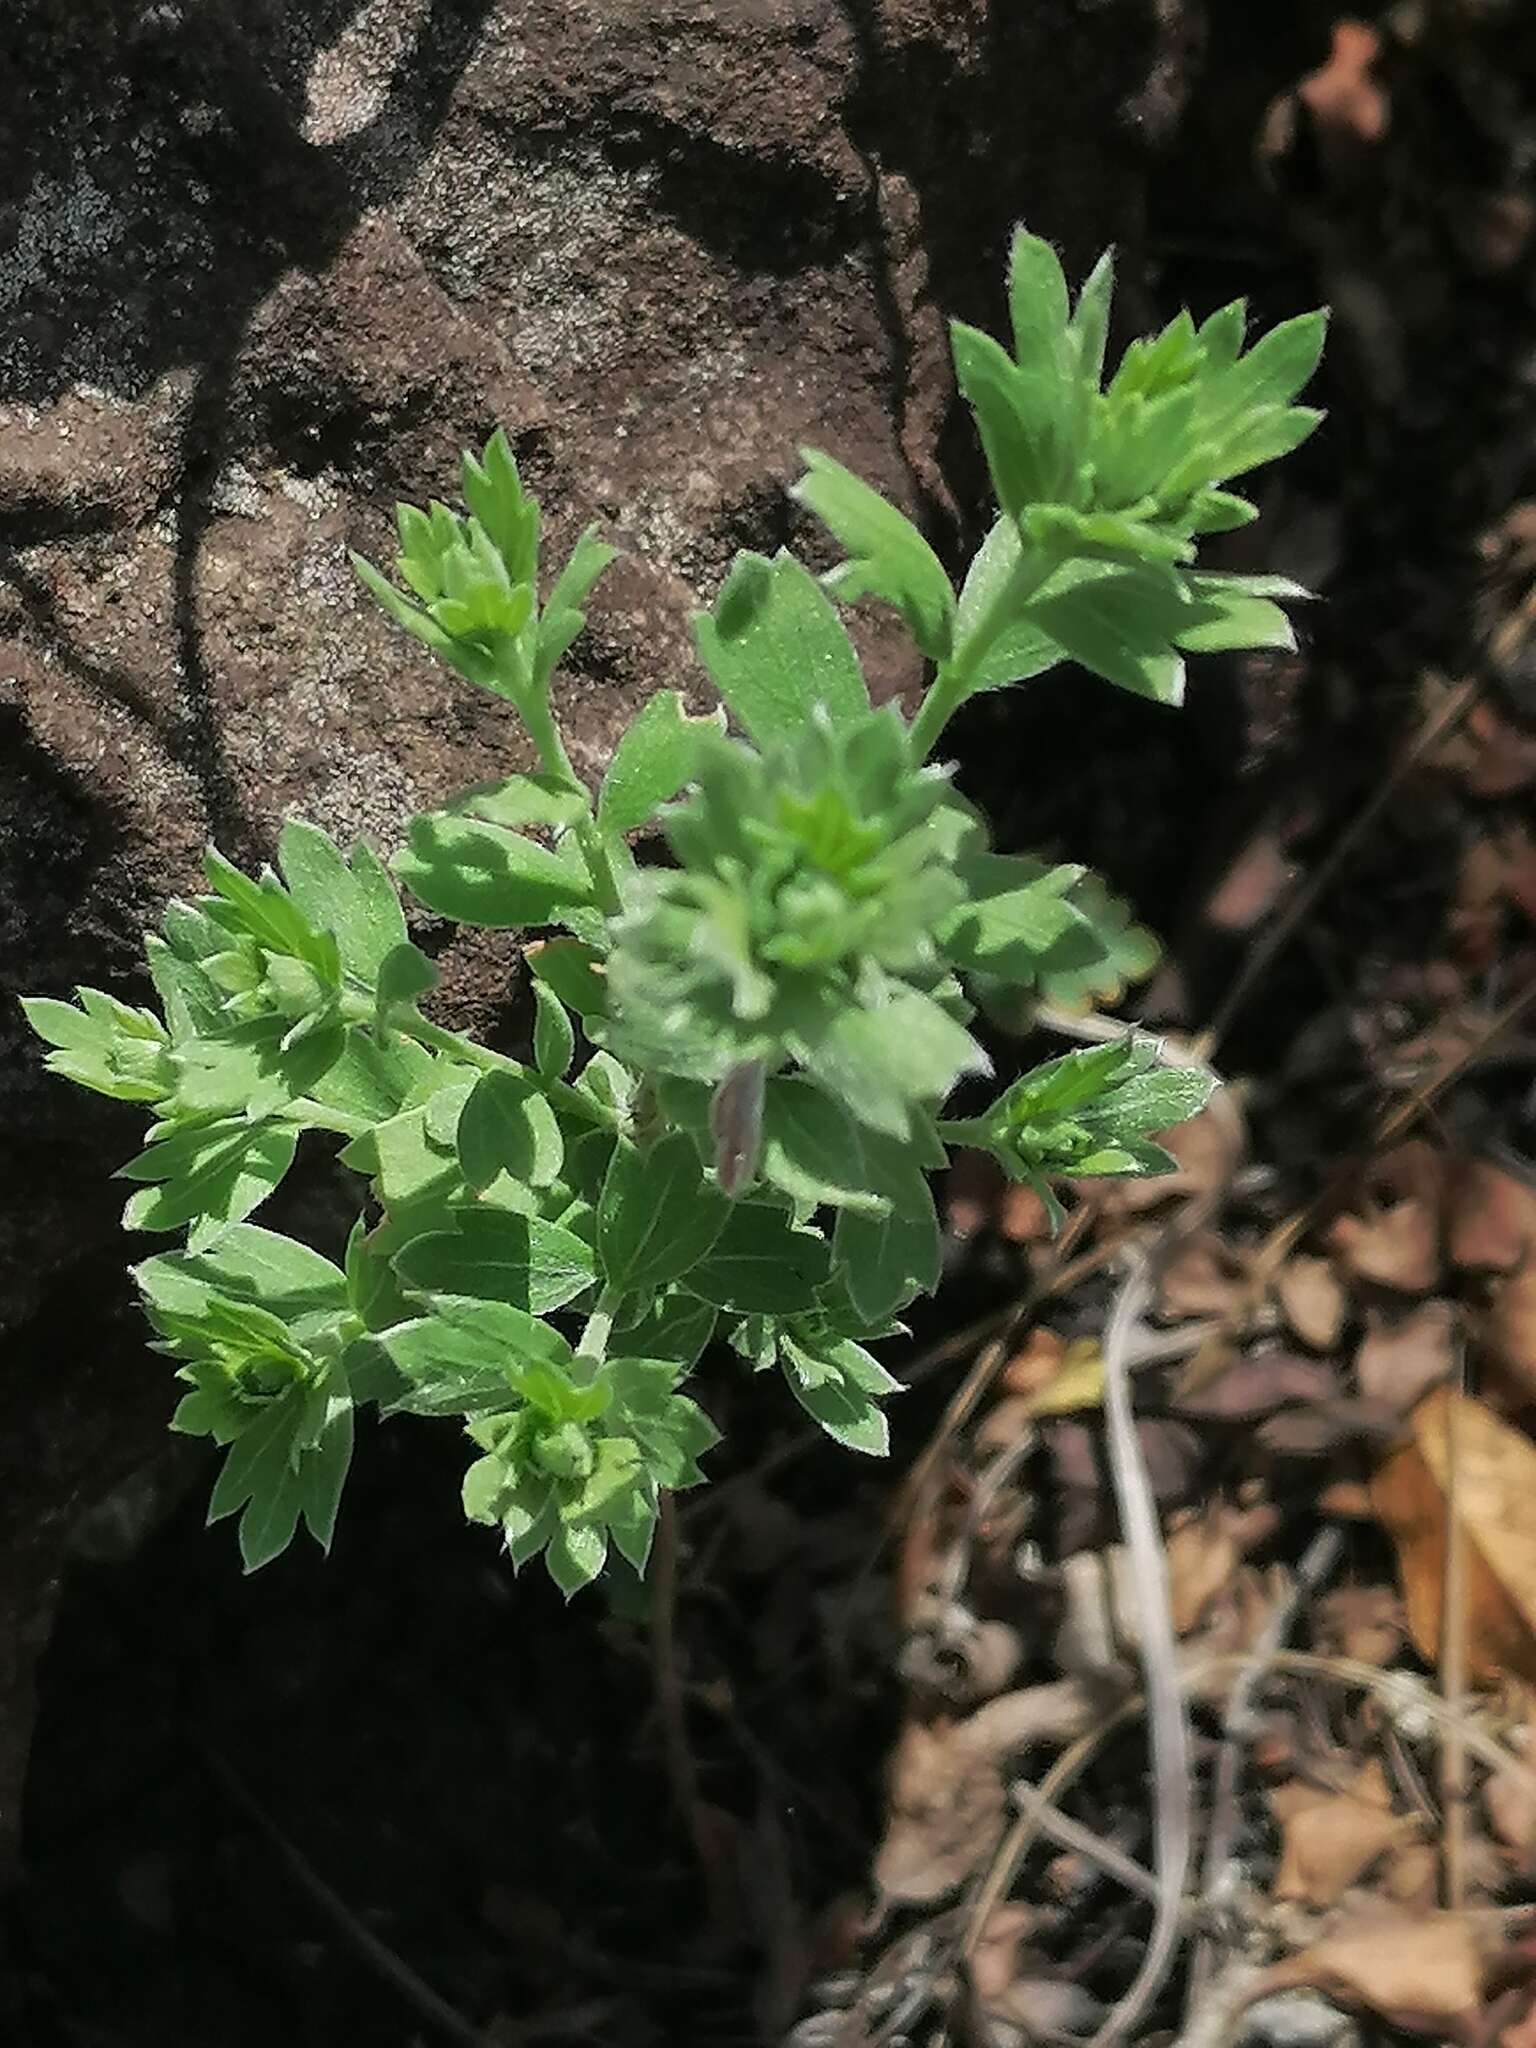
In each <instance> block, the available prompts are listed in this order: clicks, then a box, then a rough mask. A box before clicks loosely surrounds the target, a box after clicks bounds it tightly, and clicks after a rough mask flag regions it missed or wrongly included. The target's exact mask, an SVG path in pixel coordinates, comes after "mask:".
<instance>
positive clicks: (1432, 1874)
mask: <svg viewBox="0 0 1536 2048" xmlns="http://www.w3.org/2000/svg"><path fill="white" fill-rule="evenodd" d="M1440 1871H1441V1852H1440V1850H1439V1849H1438V1848H1436V1847H1435V1845H1434V1844H1433V1843H1431V1842H1401V1843H1399V1844H1398V1846H1397V1847H1396V1848H1395V1849H1392V1850H1389V1851H1388V1853H1387V1860H1386V1862H1385V1864H1384V1865H1383V1866H1382V1870H1381V1874H1380V1876H1379V1877H1378V1878H1377V1879H1376V1883H1377V1885H1378V1886H1379V1887H1380V1889H1381V1890H1382V1892H1383V1893H1385V1895H1386V1896H1387V1897H1388V1898H1389V1899H1391V1900H1392V1902H1393V1904H1394V1905H1398V1906H1407V1907H1410V1908H1411V1909H1412V1910H1413V1911H1415V1912H1421V1911H1427V1910H1428V1909H1429V1908H1430V1907H1432V1906H1433V1905H1434V1904H1435V1902H1436V1900H1437V1899H1438V1898H1439V1896H1440Z"/></svg>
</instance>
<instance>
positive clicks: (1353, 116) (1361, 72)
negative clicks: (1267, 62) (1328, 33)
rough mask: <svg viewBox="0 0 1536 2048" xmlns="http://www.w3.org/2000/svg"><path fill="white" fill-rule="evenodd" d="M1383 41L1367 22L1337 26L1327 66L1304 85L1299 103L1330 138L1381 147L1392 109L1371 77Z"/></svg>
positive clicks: (1349, 22)
mask: <svg viewBox="0 0 1536 2048" xmlns="http://www.w3.org/2000/svg"><path fill="white" fill-rule="evenodd" d="M1380 55H1381V38H1380V36H1379V35H1378V34H1377V32H1376V30H1375V29H1373V28H1370V27H1368V26H1367V25H1366V23H1365V22H1363V21H1348V20H1344V21H1336V22H1335V23H1334V25H1333V47H1332V49H1331V50H1330V51H1329V53H1328V60H1327V62H1326V63H1324V64H1321V65H1319V66H1318V68H1317V70H1316V71H1314V72H1312V73H1311V74H1310V75H1309V76H1308V77H1306V78H1304V79H1303V80H1302V81H1301V84H1300V85H1299V86H1298V87H1297V88H1296V93H1297V97H1298V99H1300V101H1301V103H1302V105H1303V106H1304V107H1306V108H1307V109H1308V110H1309V112H1310V113H1311V115H1312V118H1313V119H1314V120H1315V121H1316V122H1317V124H1318V127H1319V128H1320V129H1321V130H1322V131H1323V133H1324V134H1325V135H1327V136H1328V137H1330V138H1337V139H1338V141H1339V142H1341V143H1342V142H1344V141H1345V140H1347V141H1349V142H1351V143H1368V142H1379V141H1380V140H1381V138H1382V137H1383V136H1384V135H1385V134H1386V132H1387V124H1388V121H1389V120H1390V118H1391V111H1392V103H1391V101H1390V100H1389V99H1388V97H1387V95H1386V93H1385V92H1384V91H1383V90H1382V88H1381V86H1380V85H1379V84H1378V83H1377V82H1376V79H1375V78H1374V76H1373V75H1372V73H1373V70H1374V67H1375V64H1376V60H1377V58H1378V57H1379V56H1380Z"/></svg>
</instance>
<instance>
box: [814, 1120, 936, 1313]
mask: <svg viewBox="0 0 1536 2048" xmlns="http://www.w3.org/2000/svg"><path fill="white" fill-rule="evenodd" d="M872 1150H873V1154H874V1157H873V1161H872V1163H873V1165H874V1168H875V1172H874V1185H875V1186H876V1187H877V1188H878V1189H879V1191H880V1193H881V1194H882V1195H883V1196H884V1197H885V1198H886V1202H887V1204H888V1206H887V1209H886V1212H885V1214H884V1215H883V1216H872V1215H868V1214H866V1213H865V1212H863V1211H861V1210H857V1209H844V1210H843V1211H842V1212H841V1213H840V1215H839V1216H838V1219H837V1228H836V1230H835V1231H834V1233H833V1238H832V1251H833V1256H834V1257H835V1259H836V1260H837V1263H838V1265H839V1266H840V1267H841V1268H842V1272H843V1281H844V1284H845V1286H846V1287H847V1290H848V1295H849V1298H850V1299H851V1301H852V1303H853V1305H854V1307H855V1308H856V1309H857V1310H858V1312H859V1314H860V1315H861V1316H862V1317H863V1318H864V1319H865V1321H866V1322H868V1323H871V1324H880V1323H883V1322H884V1321H885V1320H886V1319H887V1318H888V1317H889V1316H890V1315H891V1314H892V1313H893V1312H894V1311H895V1310H897V1309H900V1308H904V1307H905V1306H906V1304H907V1303H908V1302H909V1301H910V1300H911V1299H912V1297H913V1296H914V1295H915V1294H931V1293H932V1292H933V1291H934V1289H935V1288H936V1287H937V1286H938V1284H939V1273H940V1269H941V1252H942V1248H941V1242H940V1236H939V1219H938V1214H937V1212H936V1211H935V1209H934V1206H933V1195H932V1193H931V1192H930V1190H929V1186H928V1182H927V1179H926V1178H925V1176H924V1175H923V1173H922V1172H921V1171H920V1169H919V1168H918V1167H917V1166H916V1165H914V1164H913V1163H912V1161H911V1160H910V1158H908V1157H907V1156H906V1155H905V1154H904V1153H903V1151H902V1149H901V1148H900V1147H899V1146H896V1145H892V1144H890V1143H889V1142H882V1141H879V1140H876V1141H874V1143H873V1147H872Z"/></svg>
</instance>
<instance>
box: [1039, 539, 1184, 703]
mask: <svg viewBox="0 0 1536 2048" xmlns="http://www.w3.org/2000/svg"><path fill="white" fill-rule="evenodd" d="M1189 611H1190V606H1189V599H1188V597H1187V595H1186V594H1185V591H1184V589H1183V587H1182V586H1181V584H1180V583H1179V582H1178V580H1177V578H1176V577H1175V576H1174V574H1173V573H1172V571H1170V570H1168V569H1165V568H1159V567H1158V566H1157V565H1156V564H1151V563H1149V564H1146V565H1144V566H1141V567H1138V568H1115V567H1106V566H1100V565H1098V564H1080V563H1076V562H1074V563H1072V564H1070V565H1069V569H1068V571H1067V572H1059V573H1058V574H1057V575H1056V576H1053V577H1052V578H1051V580H1050V581H1049V582H1048V583H1047V584H1046V585H1045V587H1044V589H1042V590H1041V591H1040V592H1039V593H1038V595H1037V596H1036V597H1035V598H1034V599H1033V601H1032V602H1031V605H1030V614H1031V617H1032V618H1033V619H1034V621H1035V623H1036V625H1038V626H1040V627H1043V628H1044V630H1045V631H1046V632H1047V633H1048V634H1049V635H1050V637H1051V638H1052V639H1053V640H1054V641H1055V642H1056V643H1057V645H1058V646H1059V647H1060V648H1061V649H1062V651H1063V653H1065V654H1066V655H1068V656H1070V658H1071V659H1072V660H1073V661H1077V662H1081V664H1082V665H1083V667H1084V668H1091V669H1092V670H1093V671H1094V673H1095V674H1096V675H1101V676H1103V677H1104V679H1105V681H1106V682H1111V683H1118V684H1119V685H1120V687H1121V688H1122V689H1125V690H1131V691H1134V692H1135V694H1136V695H1137V696H1139V697H1151V698H1152V699H1153V700H1154V701H1155V702H1157V703H1159V704H1178V703H1181V702H1182V701H1183V696H1184V662H1183V659H1182V657H1181V656H1180V655H1179V654H1177V653H1176V652H1175V651H1174V648H1173V645H1172V644H1171V643H1172V640H1173V636H1174V635H1175V634H1176V633H1177V632H1178V631H1179V630H1180V629H1181V627H1183V626H1184V625H1185V624H1187V623H1188V622H1189Z"/></svg>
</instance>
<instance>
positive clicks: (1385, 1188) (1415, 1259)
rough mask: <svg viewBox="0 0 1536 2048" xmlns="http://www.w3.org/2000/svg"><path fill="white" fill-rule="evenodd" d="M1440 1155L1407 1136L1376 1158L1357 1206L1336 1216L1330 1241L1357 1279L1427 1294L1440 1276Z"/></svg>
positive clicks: (1413, 1292) (1443, 1177)
mask: <svg viewBox="0 0 1536 2048" xmlns="http://www.w3.org/2000/svg"><path fill="white" fill-rule="evenodd" d="M1444 1179H1445V1163H1444V1160H1443V1158H1442V1157H1441V1155H1440V1154H1439V1153H1438V1152H1436V1151H1435V1150H1434V1148H1433V1147H1432V1146H1430V1145H1428V1144H1426V1143H1425V1142H1424V1141H1423V1140H1422V1139H1419V1138H1414V1139H1410V1140H1409V1142H1408V1143H1407V1144H1405V1145H1399V1146H1398V1147H1397V1148H1396V1149H1395V1150H1394V1151H1392V1152H1389V1153H1387V1154H1385V1155H1384V1156H1383V1157H1382V1158H1381V1159H1379V1160H1378V1161H1376V1163H1375V1165H1374V1166H1373V1167H1372V1170H1371V1172H1370V1175H1369V1177H1368V1179H1367V1182H1366V1186H1365V1188H1364V1189H1363V1191H1362V1196H1361V1201H1360V1204H1359V1206H1358V1208H1357V1209H1356V1210H1354V1211H1353V1212H1352V1213H1347V1214H1345V1215H1342V1216H1336V1217H1335V1218H1334V1220H1333V1222H1332V1224H1331V1225H1330V1226H1329V1230H1328V1241H1329V1243H1330V1245H1331V1246H1332V1247H1333V1249H1334V1251H1336V1252H1337V1253H1338V1255H1339V1257H1340V1259H1341V1260H1342V1261H1343V1264H1344V1267H1345V1270H1346V1271H1347V1272H1348V1273H1350V1274H1351V1275H1352V1276H1353V1277H1354V1278H1355V1279H1357V1280H1370V1281H1374V1282H1375V1283H1376V1285H1377V1286H1380V1287H1390V1288H1392V1289H1394V1290H1395V1291H1397V1292H1398V1293H1402V1294H1427V1293H1429V1291H1430V1289H1431V1288H1432V1287H1434V1285H1435V1283H1436V1282H1437V1281H1438V1279H1439V1277H1440V1206H1441V1194H1442V1189H1443V1185H1444Z"/></svg>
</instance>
